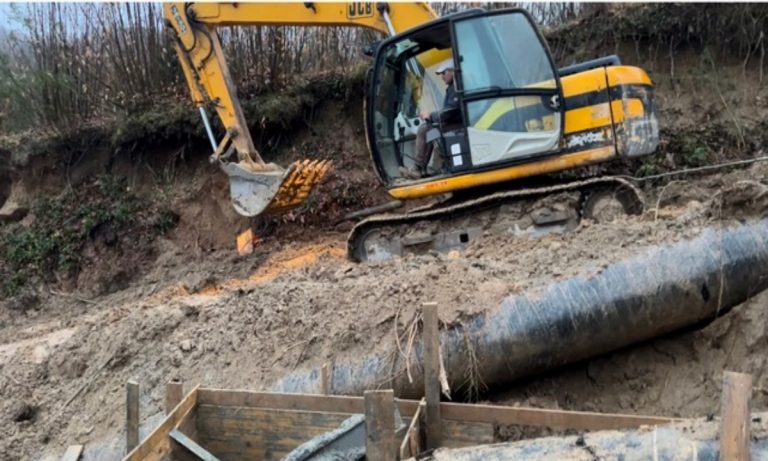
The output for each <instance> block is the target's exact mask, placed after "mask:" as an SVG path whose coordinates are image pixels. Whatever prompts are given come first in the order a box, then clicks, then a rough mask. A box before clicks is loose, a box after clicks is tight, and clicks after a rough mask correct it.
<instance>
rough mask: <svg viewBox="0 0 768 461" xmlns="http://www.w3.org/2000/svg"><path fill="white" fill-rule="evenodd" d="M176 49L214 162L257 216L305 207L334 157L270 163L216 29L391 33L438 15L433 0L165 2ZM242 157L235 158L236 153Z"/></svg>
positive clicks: (236, 201) (244, 211)
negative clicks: (218, 128) (219, 130)
mask: <svg viewBox="0 0 768 461" xmlns="http://www.w3.org/2000/svg"><path fill="white" fill-rule="evenodd" d="M163 8H164V14H165V18H166V20H167V23H168V25H169V26H170V29H171V30H172V31H173V32H174V35H175V48H176V53H177V55H178V57H179V62H180V63H181V67H182V70H183V72H184V76H185V78H186V81H187V84H188V85H189V89H190V92H191V95H192V99H193V101H194V103H195V105H196V106H197V107H198V109H199V110H200V114H201V116H202V118H203V122H204V124H205V128H206V132H207V135H208V138H209V139H210V141H211V146H212V148H213V151H214V152H213V154H212V155H211V162H212V163H218V164H219V165H220V167H221V169H222V170H224V172H226V173H227V174H228V175H229V178H230V194H231V198H232V203H233V205H234V207H235V209H236V210H237V212H238V213H240V214H241V215H244V216H256V215H259V214H261V213H264V212H267V213H279V212H284V211H287V210H290V209H292V208H295V207H297V206H299V205H301V204H302V203H303V202H304V200H305V199H306V198H307V196H308V195H309V193H310V192H311V191H312V188H313V187H314V186H315V185H316V184H318V183H319V182H320V181H321V180H322V178H323V177H324V176H325V174H326V173H327V172H328V171H329V170H330V167H331V163H330V161H317V160H315V161H308V160H304V161H300V162H295V163H294V164H292V165H290V166H289V167H288V168H287V169H283V168H281V167H279V166H278V165H275V164H272V163H266V162H265V161H264V160H263V159H262V158H261V155H259V153H258V151H257V150H256V148H255V147H254V144H253V139H252V138H251V134H250V132H249V130H248V125H247V122H246V120H245V115H244V114H243V109H242V106H241V105H240V101H239V100H238V98H237V89H236V87H235V85H234V83H233V81H232V77H231V75H230V73H229V68H228V66H227V62H226V59H225V58H224V53H223V52H222V47H221V42H220V41H219V38H218V35H217V34H216V29H217V28H218V27H223V26H236V25H306V26H357V27H365V28H370V29H374V30H377V31H380V32H383V33H386V34H389V35H394V34H396V33H398V32H401V31H403V30H406V29H409V28H412V27H415V26H417V25H419V24H422V23H425V22H428V21H430V20H432V19H435V18H436V17H437V15H436V14H435V12H434V11H433V10H432V9H431V8H430V7H429V6H428V5H427V4H425V3H392V4H386V3H377V4H374V3H372V2H351V3H312V2H305V3H191V4H189V3H165V4H164V6H163ZM207 107H213V108H214V109H215V111H216V113H217V115H218V116H219V119H220V120H221V122H222V124H223V125H224V128H225V130H226V132H225V134H224V137H223V138H222V139H221V140H220V141H217V139H216V137H215V135H214V133H213V129H212V128H211V125H210V121H209V120H208V115H207V112H206V108H207ZM233 153H234V154H236V161H230V160H229V159H230V157H231V155H232V154H233Z"/></svg>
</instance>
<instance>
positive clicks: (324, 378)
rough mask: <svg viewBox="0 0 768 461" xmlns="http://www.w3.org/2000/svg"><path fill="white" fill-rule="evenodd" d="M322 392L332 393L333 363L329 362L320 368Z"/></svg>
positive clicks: (325, 393)
mask: <svg viewBox="0 0 768 461" xmlns="http://www.w3.org/2000/svg"><path fill="white" fill-rule="evenodd" d="M320 393H321V394H324V395H328V394H330V393H331V365H330V364H329V363H328V362H326V363H324V364H323V366H322V367H321V368H320Z"/></svg>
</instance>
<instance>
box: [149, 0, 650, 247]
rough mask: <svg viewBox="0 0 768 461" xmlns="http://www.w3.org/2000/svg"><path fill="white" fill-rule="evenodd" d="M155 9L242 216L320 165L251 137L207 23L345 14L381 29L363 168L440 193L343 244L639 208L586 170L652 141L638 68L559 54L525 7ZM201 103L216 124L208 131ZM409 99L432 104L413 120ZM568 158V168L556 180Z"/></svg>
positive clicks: (365, 226) (315, 174)
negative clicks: (282, 156) (419, 159)
mask: <svg viewBox="0 0 768 461" xmlns="http://www.w3.org/2000/svg"><path fill="white" fill-rule="evenodd" d="M164 13H165V16H166V19H167V23H168V25H169V26H170V28H171V29H172V30H173V32H174V35H175V38H176V51H177V54H178V57H179V60H180V62H181V66H182V69H183V71H184V75H185V77H186V80H187V83H188V84H189V88H190V91H191V93H192V98H193V100H194V102H195V104H196V105H197V106H198V108H199V110H200V113H201V115H202V118H203V121H204V125H205V127H206V131H207V134H208V137H209V138H210V141H211V146H212V149H213V154H212V156H211V162H212V163H216V164H218V165H219V166H220V168H221V169H222V170H223V171H224V172H225V173H227V174H228V175H229V178H230V193H231V198H232V203H233V205H234V207H235V209H236V210H237V212H238V213H240V214H242V215H244V216H256V215H259V214H262V213H279V212H284V211H287V210H290V209H292V208H294V207H297V206H299V205H301V204H302V203H303V202H304V200H305V199H306V198H307V196H308V195H309V193H310V192H311V191H312V189H313V187H314V186H315V185H317V184H318V183H319V182H320V181H321V180H322V179H323V177H324V176H325V174H326V173H327V172H328V171H329V169H330V168H331V164H330V162H328V161H317V160H313V161H308V160H305V161H300V162H296V163H294V164H292V165H290V166H289V167H288V168H285V169H283V168H281V167H280V166H277V165H275V164H268V163H266V162H264V160H263V159H262V158H261V156H260V155H259V153H258V152H257V151H256V149H255V147H254V144H253V141H252V139H251V135H250V133H249V130H248V128H247V123H246V121H245V118H244V115H243V110H242V108H241V106H240V102H239V101H238V99H237V96H236V88H235V86H234V84H233V82H232V78H231V76H230V74H229V70H228V68H227V63H226V60H225V58H224V54H223V52H222V48H221V44H220V41H219V38H218V36H217V33H216V29H217V28H218V27H223V26H234V25H312V26H323V25H326V26H359V27H365V28H370V29H374V30H377V31H380V32H382V33H384V34H386V35H387V36H388V37H387V38H385V39H384V40H382V41H380V42H378V43H376V44H374V45H375V46H374V47H372V53H370V54H371V55H372V58H373V66H372V71H371V73H370V77H369V79H368V89H367V94H366V98H365V109H364V114H365V128H366V137H367V142H368V146H369V149H370V154H371V157H372V160H373V164H374V167H375V171H376V173H377V175H378V178H379V179H380V181H381V183H382V184H383V185H384V187H386V188H387V190H388V192H389V194H390V195H391V196H393V197H394V198H396V199H400V200H409V199H418V198H423V197H428V196H436V195H440V196H442V197H447V198H446V199H445V200H442V201H439V202H437V203H436V204H432V205H430V206H426V207H421V208H417V209H413V210H411V211H409V212H407V213H403V214H385V215H378V216H371V217H368V218H366V219H364V220H363V221H361V222H359V223H358V224H357V225H356V226H355V228H354V229H353V231H352V233H351V235H350V237H349V240H348V250H349V255H350V257H351V258H352V259H355V260H359V261H363V260H383V259H388V258H391V257H393V256H397V255H402V254H405V253H411V252H412V253H419V252H425V251H430V250H433V251H449V250H452V249H462V248H465V247H466V246H467V245H468V244H469V243H470V242H471V241H472V240H474V239H476V238H477V237H478V236H480V235H481V234H483V233H486V232H492V233H504V232H506V233H515V234H518V233H525V234H542V233H548V232H562V231H567V230H569V229H572V228H574V227H575V226H576V225H577V224H578V222H579V219H581V218H582V217H585V216H586V217H590V218H593V219H608V218H607V217H610V216H613V215H615V213H633V212H638V211H640V210H641V209H642V197H641V195H640V192H639V191H638V190H637V189H636V188H635V187H634V185H633V184H632V183H630V182H629V181H627V180H626V179H622V178H619V177H611V176H589V175H588V174H587V173H586V172H588V171H589V170H590V169H589V168H585V167H587V166H589V165H595V164H600V163H603V162H607V161H610V160H614V159H618V158H632V157H638V156H642V155H647V154H651V153H653V152H654V151H655V150H656V147H657V145H658V141H659V129H658V124H657V121H656V115H655V111H654V106H653V92H652V84H651V80H650V78H649V77H648V75H647V74H646V72H645V71H644V70H642V69H640V68H637V67H631V66H623V65H621V63H620V61H619V59H618V58H617V57H615V56H609V57H606V58H600V59H595V60H592V61H588V62H584V63H580V64H576V65H573V66H569V67H566V68H561V69H557V68H556V67H555V65H554V62H553V60H552V56H551V54H550V52H549V49H548V46H547V44H546V42H545V40H544V39H543V37H542V36H541V33H540V32H539V30H538V28H537V27H536V25H535V23H534V21H533V19H532V18H531V16H530V15H529V14H528V13H527V12H526V11H525V10H523V9H516V8H515V9H504V10H494V11H485V10H483V9H473V10H468V11H463V12H459V13H454V14H450V15H446V16H443V17H438V16H437V15H436V14H435V12H434V11H433V10H432V9H431V8H430V7H429V6H428V5H427V4H425V3H372V2H351V3H319V2H318V3H314V2H304V3H166V4H165V5H164ZM446 62H450V63H451V67H453V69H454V78H453V82H452V83H451V84H452V85H454V90H455V95H456V100H457V103H456V104H455V107H450V108H445V109H444V108H443V107H442V101H443V98H444V95H445V93H446V83H444V82H443V80H441V78H440V77H439V76H438V75H437V73H436V71H438V70H440V69H442V68H443V67H445V63H446ZM441 66H442V67H441ZM207 107H213V108H214V109H215V111H216V113H217V114H218V116H219V118H220V119H221V121H222V124H223V126H224V127H225V129H226V132H225V134H224V135H223V137H222V139H221V140H218V139H217V138H216V137H215V135H214V133H213V130H212V128H211V124H210V122H209V119H208V115H207V113H206V108H207ZM423 111H434V112H436V113H437V114H439V115H438V116H437V117H433V118H434V120H432V119H429V120H424V119H423V117H420V115H419V114H420V113H421V112H423ZM424 123H427V124H428V126H427V127H426V142H427V143H428V144H429V145H430V146H434V148H433V150H432V152H433V153H432V156H431V159H430V162H429V164H428V165H427V166H426V168H425V169H424V170H423V174H422V175H419V176H421V177H417V179H412V177H413V176H409V175H407V174H406V172H408V171H409V170H412V169H413V167H414V163H415V157H416V139H417V136H418V131H419V127H420V126H421V125H422V124H424ZM233 155H234V158H233ZM582 172H583V174H582ZM568 173H578V174H576V175H575V176H576V179H574V178H573V177H571V178H569V179H565V178H564V176H568ZM571 176H574V175H573V174H572V175H571Z"/></svg>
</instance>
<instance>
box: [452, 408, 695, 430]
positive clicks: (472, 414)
mask: <svg viewBox="0 0 768 461" xmlns="http://www.w3.org/2000/svg"><path fill="white" fill-rule="evenodd" d="M440 411H441V415H442V417H443V419H445V420H448V419H449V420H453V421H475V422H485V423H492V424H516V425H521V426H535V427H549V428H553V429H579V430H587V431H597V430H604V429H628V428H633V427H640V426H644V425H658V424H668V423H672V422H676V421H681V420H680V419H679V418H666V417H660V416H637V415H623V414H613V413H594V412H587V411H566V410H547V409H543V408H525V407H502V406H496V405H469V404H462V403H442V404H440Z"/></svg>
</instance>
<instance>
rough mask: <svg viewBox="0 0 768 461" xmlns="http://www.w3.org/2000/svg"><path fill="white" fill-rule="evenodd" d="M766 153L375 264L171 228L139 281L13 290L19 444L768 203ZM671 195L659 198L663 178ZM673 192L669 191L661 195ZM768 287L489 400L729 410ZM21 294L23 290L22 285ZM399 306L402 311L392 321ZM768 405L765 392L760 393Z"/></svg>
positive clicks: (119, 419)
mask: <svg viewBox="0 0 768 461" xmlns="http://www.w3.org/2000/svg"><path fill="white" fill-rule="evenodd" d="M767 174H768V164H762V163H760V164H756V165H755V166H754V167H752V168H750V169H748V170H744V171H737V172H733V173H729V174H725V175H715V176H708V177H705V178H702V179H699V180H696V181H685V182H678V183H674V184H671V185H669V186H667V187H665V188H661V189H651V190H649V192H650V193H651V194H650V196H649V199H650V203H651V204H653V206H651V207H649V210H648V211H647V212H646V213H645V214H644V215H642V216H637V217H628V218H625V219H622V220H621V221H618V222H613V223H605V224H600V223H590V222H584V223H583V224H582V225H581V226H580V227H579V228H578V229H577V231H575V232H573V233H571V234H567V235H551V236H546V237H543V238H538V239H537V238H531V237H511V236H506V237H490V236H489V237H487V238H486V239H485V240H482V241H478V242H477V244H476V245H474V246H472V247H470V248H469V249H468V250H466V251H464V252H459V253H452V254H449V255H442V254H428V255H419V256H408V257H405V258H402V259H396V260H392V261H387V262H382V263H372V264H362V265H359V264H355V263H351V262H348V261H347V260H346V259H345V234H344V233H327V234H324V235H318V236H311V237H308V238H305V239H303V240H299V241H292V242H290V243H283V244H281V243H278V242H277V241H267V242H264V243H263V244H262V245H261V246H260V247H258V249H257V251H256V253H255V254H253V255H251V256H249V257H245V258H235V257H233V256H232V253H231V251H230V250H227V249H222V250H219V251H216V252H213V253H208V254H205V255H204V257H203V256H197V257H196V256H194V255H193V254H190V252H189V250H185V249H184V248H183V246H182V245H181V244H180V242H179V241H173V240H170V239H169V240H166V241H163V242H162V243H161V247H162V252H161V254H160V256H159V257H158V261H156V263H155V264H154V267H153V269H152V270H150V271H149V272H148V273H146V274H142V275H141V276H139V277H138V278H137V279H136V280H135V281H134V282H132V283H131V285H130V287H129V288H126V289H123V290H119V291H117V292H114V293H111V294H108V295H103V296H96V297H93V298H85V297H84V295H79V294H77V293H64V292H59V291H56V290H51V291H48V292H46V293H42V294H40V299H39V300H38V301H37V302H36V303H35V305H34V306H32V307H29V308H23V307H19V306H15V307H16V308H15V309H14V308H13V307H12V306H6V308H5V309H4V310H3V328H2V329H0V343H1V344H2V345H1V346H0V357H2V363H3V380H4V381H3V383H2V386H3V387H2V389H3V393H4V395H6V396H7V398H5V399H4V400H3V403H2V408H1V409H0V411H2V415H3V419H2V426H3V431H4V433H6V434H10V437H4V438H3V442H2V443H3V445H4V446H3V447H0V449H2V451H3V452H4V453H9V454H11V457H12V458H16V457H19V458H27V457H32V456H34V455H35V454H40V453H41V452H45V451H47V450H52V451H53V452H61V451H62V450H63V448H64V447H65V446H66V445H67V444H70V443H86V444H87V443H89V442H91V441H95V442H97V443H98V441H99V440H105V439H109V438H110V437H114V436H115V435H118V434H120V432H121V430H122V426H123V424H124V411H123V410H124V386H125V383H126V381H127V380H129V379H134V380H137V381H138V382H140V383H141V385H142V395H141V404H142V407H141V408H142V412H143V414H144V415H145V416H150V415H152V414H155V413H159V412H160V411H161V409H162V402H163V390H164V386H163V385H164V383H166V382H168V381H170V380H172V379H181V380H183V381H184V382H187V383H205V385H206V386H210V387H228V388H249V389H269V388H270V385H271V383H273V382H274V381H275V380H276V379H278V378H280V377H281V376H283V375H285V374H287V373H288V372H290V371H292V370H294V369H297V368H301V367H308V366H318V365H320V364H321V363H323V362H324V361H326V360H328V359H330V358H332V357H334V356H336V357H338V356H341V355H344V354H357V355H359V354H364V353H366V352H370V351H373V350H381V349H384V348H386V349H389V348H393V347H394V346H395V337H396V335H402V332H403V330H404V329H405V328H406V327H407V324H408V322H409V320H411V319H413V317H414V315H415V313H416V312H417V310H418V308H419V306H420V303H422V302H425V301H436V302H438V304H439V306H440V317H441V320H442V321H444V322H445V323H447V324H451V323H453V322H455V321H458V320H460V319H461V318H463V317H464V316H469V315H472V314H473V313H476V312H477V311H479V310H482V309H485V308H488V307H492V306H496V305H498V302H499V301H500V300H501V299H502V297H504V296H505V295H507V294H510V293H514V292H521V291H524V290H525V291H529V292H533V291H535V290H536V289H537V288H541V287H543V286H545V285H546V284H547V283H548V282H551V281H554V280H558V279H563V278H568V277H573V276H577V275H588V273H589V272H590V271H599V270H600V269H601V268H604V267H605V266H606V265H607V264H609V263H610V262H612V261H615V260H618V259H621V258H623V257H626V256H630V255H633V254H637V253H640V252H642V251H643V250H644V249H647V248H649V247H651V246H653V245H656V244H663V243H669V242H673V241H676V240H678V239H682V238H686V237H692V236H695V235H697V234H698V233H699V232H700V231H701V229H702V228H703V227H704V226H708V225H715V226H725V225H729V224H732V223H734V222H737V219H738V218H745V217H749V216H757V215H760V214H761V213H762V212H763V211H764V210H765V209H766V208H765V207H766V205H768V202H767V201H766V200H768V197H766V191H768V186H765V185H764V184H763V183H762V179H763V178H765V177H766V175H767ZM662 192H663V195H662V196H661V197H660V198H659V194H661V193H662ZM656 203H658V204H659V207H658V208H657V207H656V206H655V204H656ZM767 301H768V298H767V297H766V295H765V294H758V293H756V296H755V297H754V298H753V299H752V300H751V301H749V302H747V303H745V304H743V305H742V306H739V307H737V308H735V309H734V310H733V312H731V313H729V314H727V315H725V316H724V317H722V318H720V319H718V320H716V321H714V322H713V323H712V324H710V325H709V326H707V327H705V328H704V329H702V330H697V331H691V332H687V333H681V334H676V335H672V336H670V337H666V338H660V339H656V340H654V341H652V342H650V343H647V344H644V345H640V346H638V347H633V348H630V349H626V350H623V351H619V352H616V353H613V354H609V355H607V356H603V357H599V358H596V359H594V360H590V361H587V362H583V363H579V364H575V365H573V366H570V367H567V368H566V369H561V370H555V371H553V372H551V373H548V374H546V375H544V376H539V377H535V378H532V379H531V380H529V381H527V382H520V383H516V384H514V385H510V386H509V387H507V388H504V389H492V390H490V393H489V394H488V395H485V396H483V398H484V399H490V400H491V401H494V402H497V403H498V402H501V403H504V404H510V405H532V406H539V407H545V408H563V409H574V410H590V411H605V412H624V413H638V414H648V415H654V414H655V415H668V416H685V417H688V416H702V415H707V414H713V413H716V412H717V411H718V399H719V395H720V391H719V386H720V384H719V383H720V376H721V373H722V370H723V369H724V368H725V369H731V370H740V371H745V372H749V373H752V374H753V375H754V379H755V383H756V385H757V386H758V389H762V388H763V386H765V385H766V379H768V376H764V368H765V360H766V359H765V354H764V351H765V348H766V345H768V331H766V325H767V324H768V323H767V322H766V317H767V316H768V313H767V312H766V309H765V307H766V302H767ZM17 302H20V301H17ZM395 318H397V319H398V322H397V324H395V322H394V320H395ZM766 404H768V392H762V391H761V392H759V393H758V394H756V396H755V399H754V407H755V408H756V409H761V408H762V409H764V408H766Z"/></svg>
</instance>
